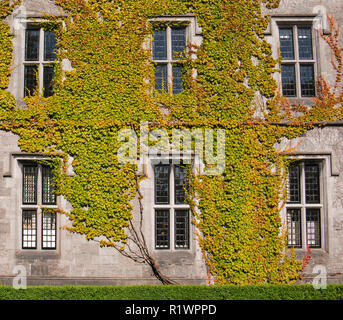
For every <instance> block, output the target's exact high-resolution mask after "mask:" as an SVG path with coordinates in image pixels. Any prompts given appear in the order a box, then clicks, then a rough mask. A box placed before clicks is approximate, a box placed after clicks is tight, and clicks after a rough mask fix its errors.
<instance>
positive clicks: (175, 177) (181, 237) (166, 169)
mask: <svg viewBox="0 0 343 320" xmlns="http://www.w3.org/2000/svg"><path fill="white" fill-rule="evenodd" d="M154 175H155V187H154V195H155V248H156V249H171V244H173V246H174V248H175V249H189V248H190V241H189V225H190V220H189V206H188V205H187V203H186V192H185V188H186V186H187V174H186V167H184V166H178V165H165V164H158V165H155V166H154Z"/></svg>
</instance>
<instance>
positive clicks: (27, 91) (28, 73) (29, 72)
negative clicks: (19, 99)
mask: <svg viewBox="0 0 343 320" xmlns="http://www.w3.org/2000/svg"><path fill="white" fill-rule="evenodd" d="M37 74H38V65H27V66H25V68H24V97H26V96H29V95H33V93H34V91H35V89H36V88H37Z"/></svg>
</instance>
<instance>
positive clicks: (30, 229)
mask: <svg viewBox="0 0 343 320" xmlns="http://www.w3.org/2000/svg"><path fill="white" fill-rule="evenodd" d="M36 221H37V212H36V210H23V212H22V248H23V249H36V247H37V222H36Z"/></svg>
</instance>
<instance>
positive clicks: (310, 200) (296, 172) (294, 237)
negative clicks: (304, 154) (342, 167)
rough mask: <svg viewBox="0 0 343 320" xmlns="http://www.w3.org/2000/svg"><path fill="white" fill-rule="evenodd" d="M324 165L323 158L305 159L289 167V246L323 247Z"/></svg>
mask: <svg viewBox="0 0 343 320" xmlns="http://www.w3.org/2000/svg"><path fill="white" fill-rule="evenodd" d="M321 167H322V163H321V162H315V161H312V160H306V161H302V162H298V163H296V164H294V165H292V166H291V167H290V168H289V175H288V202H287V206H286V208H287V209H286V211H287V228H288V246H289V247H295V248H305V247H306V246H307V245H308V246H309V247H310V248H321V247H322V230H323V228H322V220H323V209H324V206H323V196H322V192H321V191H322V188H321V180H322V179H321V174H322V170H321Z"/></svg>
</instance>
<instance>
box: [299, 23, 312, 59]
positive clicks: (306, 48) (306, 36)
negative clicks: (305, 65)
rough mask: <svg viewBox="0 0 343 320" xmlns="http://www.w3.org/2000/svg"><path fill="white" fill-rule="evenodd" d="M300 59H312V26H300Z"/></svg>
mask: <svg viewBox="0 0 343 320" xmlns="http://www.w3.org/2000/svg"><path fill="white" fill-rule="evenodd" d="M298 46H299V59H300V60H306V59H307V60H312V59H313V53H312V31H311V28H298Z"/></svg>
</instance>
